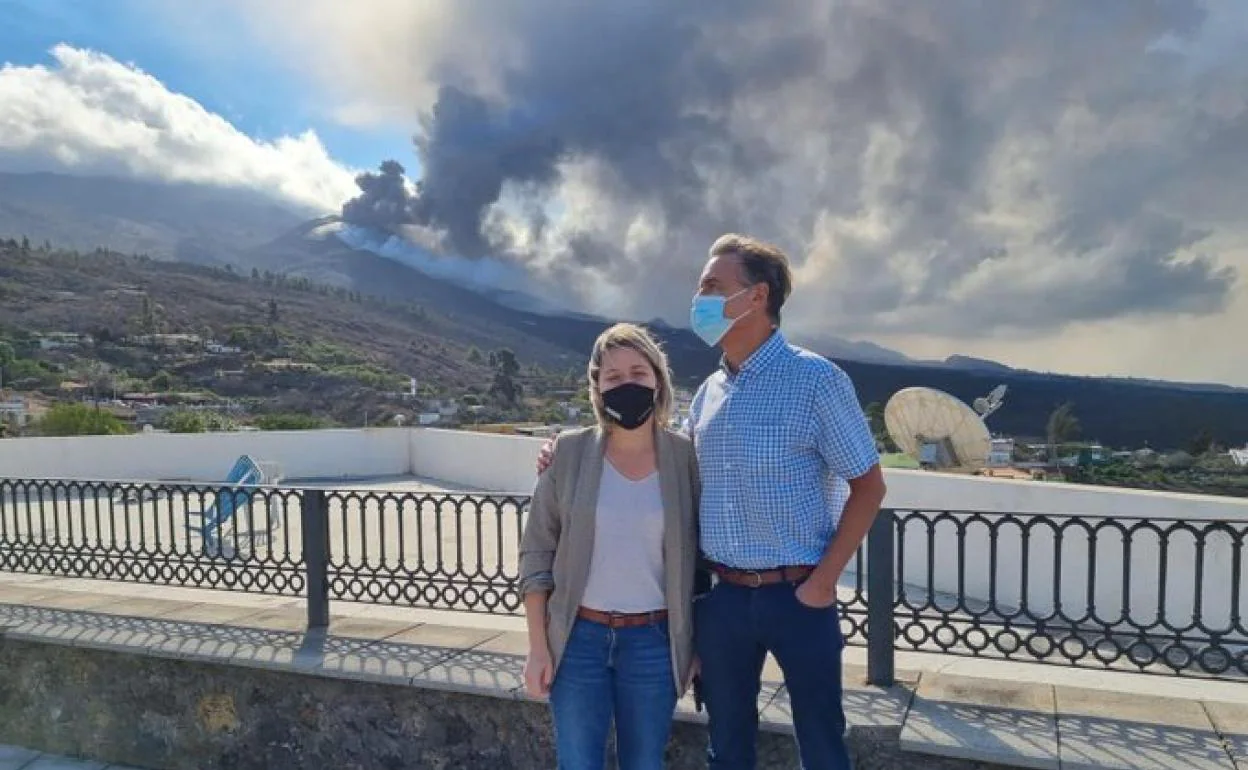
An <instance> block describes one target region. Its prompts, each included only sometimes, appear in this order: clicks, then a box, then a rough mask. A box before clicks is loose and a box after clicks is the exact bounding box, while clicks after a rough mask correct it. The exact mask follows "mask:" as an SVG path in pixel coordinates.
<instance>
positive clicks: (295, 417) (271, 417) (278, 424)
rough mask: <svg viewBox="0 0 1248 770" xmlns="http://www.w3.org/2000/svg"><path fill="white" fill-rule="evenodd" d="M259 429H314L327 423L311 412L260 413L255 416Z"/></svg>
mask: <svg viewBox="0 0 1248 770" xmlns="http://www.w3.org/2000/svg"><path fill="white" fill-rule="evenodd" d="M256 427H258V428H260V430H316V429H317V428H325V427H328V423H327V422H326V421H325V420H323V419H321V418H320V417H316V416H315V415H311V414H262V415H260V416H259V417H257V418H256Z"/></svg>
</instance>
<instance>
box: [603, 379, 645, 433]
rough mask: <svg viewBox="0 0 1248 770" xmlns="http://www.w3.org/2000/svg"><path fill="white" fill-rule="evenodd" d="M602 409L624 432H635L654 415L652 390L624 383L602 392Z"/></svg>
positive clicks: (631, 383) (634, 383) (640, 385)
mask: <svg viewBox="0 0 1248 770" xmlns="http://www.w3.org/2000/svg"><path fill="white" fill-rule="evenodd" d="M602 408H603V411H605V412H606V413H607V416H608V417H610V418H611V419H612V421H614V422H615V424H616V425H619V426H620V427H621V428H623V429H624V430H636V429H638V428H640V427H641V426H642V425H645V424H646V420H648V419H650V415H651V414H653V413H654V388H651V387H648V386H646V385H642V384H640V383H636V382H626V383H624V384H623V385H617V386H615V387H614V388H612V389H611V390H604V391H603V392H602Z"/></svg>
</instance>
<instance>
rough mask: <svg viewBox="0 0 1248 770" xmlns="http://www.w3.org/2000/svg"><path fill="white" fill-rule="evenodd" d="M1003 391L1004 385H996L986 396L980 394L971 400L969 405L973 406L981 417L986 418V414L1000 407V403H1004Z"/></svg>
mask: <svg viewBox="0 0 1248 770" xmlns="http://www.w3.org/2000/svg"><path fill="white" fill-rule="evenodd" d="M1005 391H1006V386H1005V385H998V386H997V387H995V388H993V389H992V392H991V393H989V394H988V395H987V396H980V397H979V398H977V399H975V400H974V401H973V402H972V404H971V405H972V406H973V407H975V411H976V412H977V413H978V414H979V416H980V418H981V419H985V420H986V419H988V415H990V414H992V413H993V412H995V411H997V410H998V409H1000V408H1001V405H1002V404H1003V403H1005Z"/></svg>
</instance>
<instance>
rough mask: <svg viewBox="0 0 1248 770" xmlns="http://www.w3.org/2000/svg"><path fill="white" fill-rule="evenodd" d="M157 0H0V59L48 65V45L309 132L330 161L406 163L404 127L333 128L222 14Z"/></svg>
mask: <svg viewBox="0 0 1248 770" xmlns="http://www.w3.org/2000/svg"><path fill="white" fill-rule="evenodd" d="M193 2H194V0H192V2H186V3H182V2H178V3H177V5H178V6H179V7H178V8H177V11H176V15H175V12H174V11H171V5H170V4H165V3H162V2H161V0H0V19H3V20H4V23H3V24H0V62H4V63H9V64H17V65H32V64H45V63H47V62H48V50H49V49H50V48H51V47H52V46H54V45H56V44H57V43H68V44H70V45H72V46H75V47H80V48H90V49H93V50H96V51H99V52H101V53H104V54H107V55H109V56H111V57H112V58H114V59H117V60H118V61H122V62H127V63H133V64H134V65H136V66H137V67H138V68H139V69H142V70H143V71H145V72H147V73H148V74H150V75H152V76H154V77H155V78H157V79H158V80H160V81H161V82H163V83H164V84H165V85H166V86H168V87H169V88H170V89H171V90H173V91H177V92H179V93H182V94H185V95H187V96H189V97H191V98H193V99H195V100H196V101H198V102H199V103H200V104H202V105H204V107H206V108H207V109H209V110H211V111H212V112H215V113H218V114H219V115H221V116H222V117H224V118H225V119H227V120H229V121H230V122H231V123H233V124H234V125H235V126H236V127H237V128H238V129H240V130H241V131H243V132H245V133H247V134H249V135H251V136H253V137H255V138H257V139H272V138H275V137H277V136H281V135H294V134H299V133H301V132H303V131H305V130H307V129H309V128H310V129H313V130H314V131H316V133H317V135H318V136H319V137H320V138H321V141H322V142H323V143H324V144H325V146H326V148H327V149H328V150H329V153H330V154H331V155H332V156H333V157H334V158H335V159H337V160H338V161H339V162H341V163H343V164H345V165H348V166H352V167H356V168H371V167H375V166H376V165H377V164H378V163H380V162H381V161H382V160H385V159H386V158H395V159H397V160H398V161H399V162H400V163H402V164H403V165H404V166H406V167H407V168H408V170H409V172H410V171H412V170H413V169H414V167H415V166H416V159H415V156H414V154H413V152H412V149H411V142H410V136H411V128H410V127H405V126H397V125H396V126H384V127H378V128H370V129H359V128H354V127H347V126H342V125H339V124H337V123H336V122H335V121H333V120H332V119H331V118H330V117H329V113H330V108H331V105H330V104H328V103H326V102H324V101H322V100H321V97H320V94H319V93H318V91H317V89H316V88H315V85H314V84H313V83H312V81H311V79H310V78H306V77H303V76H302V75H301V73H299V72H298V71H296V70H294V69H292V68H291V67H290V66H289V64H288V63H286V62H282V61H279V60H278V58H277V57H274V56H269V55H267V53H266V51H265V50H264V49H263V47H262V46H260V45H258V44H256V42H255V41H254V40H252V39H250V37H249V34H248V31H247V27H246V25H244V24H242V23H241V22H239V21H238V20H237V19H233V18H231V14H230V13H229V11H227V10H224V9H221V8H216V9H209V8H205V7H203V6H201V7H199V8H195V7H194V5H192V3H193Z"/></svg>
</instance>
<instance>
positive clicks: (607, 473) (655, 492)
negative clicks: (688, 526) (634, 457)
mask: <svg viewBox="0 0 1248 770" xmlns="http://www.w3.org/2000/svg"><path fill="white" fill-rule="evenodd" d="M581 604H582V605H583V606H585V607H589V608H590V609H595V610H600V611H602V612H620V613H633V612H650V611H652V610H661V609H665V608H666V607H667V599H666V596H665V594H664V592H663V496H662V494H661V493H660V491H659V474H658V471H655V472H654V473H651V474H650V475H649V476H647V477H645V478H644V479H641V480H639V481H633V480H632V479H629V478H628V477H626V476H625V475H624V474H622V473H620V472H619V471H618V470H616V469H615V466H614V465H612V464H611V463H610V462H609V461H605V460H604V462H603V464H602V481H601V484H600V485H599V488H598V511H597V518H596V521H595V527H594V553H593V556H592V558H591V560H590V565H589V581H588V582H587V583H586V585H585V595H584V597H583V598H582V599H581Z"/></svg>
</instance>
